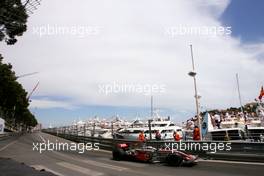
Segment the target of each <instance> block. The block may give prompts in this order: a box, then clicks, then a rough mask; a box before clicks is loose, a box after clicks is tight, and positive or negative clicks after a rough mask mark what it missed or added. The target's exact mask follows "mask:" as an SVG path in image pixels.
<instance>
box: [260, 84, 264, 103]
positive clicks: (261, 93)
mask: <svg viewBox="0 0 264 176" xmlns="http://www.w3.org/2000/svg"><path fill="white" fill-rule="evenodd" d="M263 96H264V89H263V86H262V87H261V90H260V93H259V100H261V99H262V97H263Z"/></svg>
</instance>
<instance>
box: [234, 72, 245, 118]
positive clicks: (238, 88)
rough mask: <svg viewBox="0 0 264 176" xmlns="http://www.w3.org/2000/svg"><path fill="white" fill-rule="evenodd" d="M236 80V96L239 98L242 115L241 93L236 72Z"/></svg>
mask: <svg viewBox="0 0 264 176" xmlns="http://www.w3.org/2000/svg"><path fill="white" fill-rule="evenodd" d="M236 81H237V91H238V98H239V103H240V108H241V112H242V114H243V116H244V110H243V106H242V101H241V94H240V87H239V78H238V73H237V74H236ZM244 118H245V117H244Z"/></svg>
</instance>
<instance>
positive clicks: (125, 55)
mask: <svg viewBox="0 0 264 176" xmlns="http://www.w3.org/2000/svg"><path fill="white" fill-rule="evenodd" d="M204 2H205V1H200V0H197V1H186V0H177V1H172V0H168V1H163V0H162V1H161V0H154V1H150V0H142V1H134V0H133V1H132V0H125V1H124V0H115V1H111V2H110V1H107V0H98V1H89V0H86V1H81V0H74V1H73V0H72V1H67V3H65V2H64V1H62V0H61V1H59V0H58V1H52V0H46V1H43V2H42V5H41V6H40V7H39V9H38V10H37V11H36V12H35V13H34V14H33V15H31V17H30V19H29V24H28V31H27V33H26V34H25V35H24V36H23V37H21V38H19V42H18V43H17V44H16V45H15V46H3V54H4V57H5V59H6V60H7V61H9V62H11V63H12V64H13V65H14V69H15V70H16V72H17V73H18V74H24V73H28V72H34V71H37V72H39V74H38V75H34V76H32V77H27V78H26V77H25V78H23V79H22V78H21V79H20V80H19V81H20V82H21V83H22V84H23V85H24V86H25V87H26V89H27V90H28V91H30V90H31V89H32V87H33V86H34V84H35V83H36V82H37V81H40V86H39V89H38V90H37V91H36V92H34V94H35V95H37V96H45V97H53V96H63V97H69V100H67V101H63V102H60V101H59V102H58V101H51V100H49V99H47V100H34V101H33V102H32V103H34V105H32V106H38V107H39V108H52V107H64V108H71V107H72V106H78V105H111V106H148V105H149V100H150V97H149V96H145V95H142V94H131V93H128V94H124V93H120V94H119V93H117V94H111V95H105V94H100V92H99V88H98V85H100V84H111V83H113V82H119V83H124V84H125V83H129V84H130V83H135V84H165V85H166V91H165V93H164V94H159V95H154V96H155V104H156V105H157V106H158V107H166V108H172V109H177V110H179V111H180V110H181V111H188V112H189V111H190V110H194V97H193V95H194V90H193V89H194V88H193V80H192V79H191V78H190V77H189V76H188V75H187V73H188V72H189V71H190V70H191V58H190V49H189V45H190V44H193V49H194V58H195V64H196V69H197V72H198V75H197V83H198V90H199V94H200V95H201V96H202V99H201V104H202V105H203V106H205V107H208V108H214V107H215V108H221V107H229V106H237V105H238V98H237V91H236V80H235V74H236V73H239V76H240V83H241V93H242V98H243V102H247V101H251V100H253V99H254V98H255V97H256V96H257V94H258V91H259V90H258V89H259V87H260V86H261V85H262V84H264V82H263V69H264V65H263V62H260V61H259V60H258V59H257V58H256V55H255V54H257V53H259V52H260V50H261V51H263V47H258V50H256V49H254V48H256V47H254V48H252V47H251V49H250V50H249V49H247V46H246V45H244V44H243V43H241V42H240V40H239V39H236V38H233V37H231V36H230V35H196V34H194V35H176V36H169V35H167V34H166V29H168V28H172V27H179V25H182V26H186V27H208V28H210V27H221V22H220V21H218V17H219V16H220V15H221V14H222V13H223V12H224V10H225V9H226V7H227V6H228V4H229V1H220V0H218V1H207V3H204ZM62 4H63V8H61V7H62ZM58 9H60V10H58ZM48 25H49V26H66V27H69V28H70V27H76V26H90V27H99V30H98V33H97V34H96V35H88V36H85V37H79V36H76V35H72V34H71V35H69V34H66V35H65V34H61V35H43V36H42V37H40V36H39V35H37V34H36V33H34V32H33V29H34V28H36V27H47V26H48ZM1 45H2V44H1ZM255 45H256V46H260V44H255ZM261 45H263V44H261ZM252 46H253V45H252ZM1 48H2V46H1Z"/></svg>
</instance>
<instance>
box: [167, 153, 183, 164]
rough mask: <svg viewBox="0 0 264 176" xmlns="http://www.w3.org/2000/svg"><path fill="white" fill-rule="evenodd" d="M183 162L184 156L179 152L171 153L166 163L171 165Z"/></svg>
mask: <svg viewBox="0 0 264 176" xmlns="http://www.w3.org/2000/svg"><path fill="white" fill-rule="evenodd" d="M182 162H183V158H182V157H181V156H180V155H177V154H173V153H172V154H169V155H168V156H167V157H166V163H167V164H168V165H170V166H180V165H181V164H182Z"/></svg>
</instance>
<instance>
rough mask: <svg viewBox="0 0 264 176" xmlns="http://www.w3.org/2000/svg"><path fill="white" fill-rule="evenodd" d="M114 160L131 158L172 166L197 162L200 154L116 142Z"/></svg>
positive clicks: (189, 164)
mask: <svg viewBox="0 0 264 176" xmlns="http://www.w3.org/2000/svg"><path fill="white" fill-rule="evenodd" d="M112 155H113V159H114V160H129V161H137V162H148V163H166V164H168V165H170V166H181V165H188V166H193V165H195V164H197V159H198V156H196V155H191V154H187V153H185V152H181V151H178V150H174V151H172V150H167V149H163V148H161V149H156V148H154V147H152V146H145V145H144V144H143V145H141V146H138V145H137V146H135V145H134V144H129V143H121V144H116V145H115V146H114V148H113V151H112Z"/></svg>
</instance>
